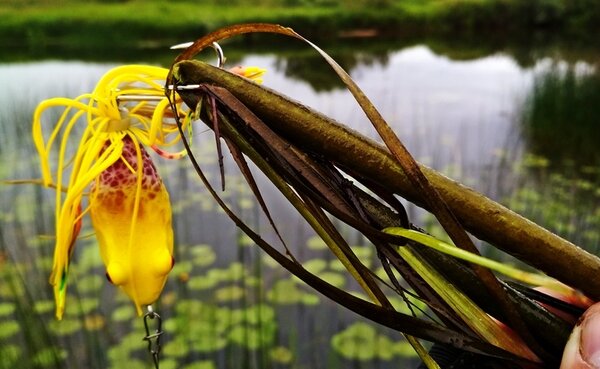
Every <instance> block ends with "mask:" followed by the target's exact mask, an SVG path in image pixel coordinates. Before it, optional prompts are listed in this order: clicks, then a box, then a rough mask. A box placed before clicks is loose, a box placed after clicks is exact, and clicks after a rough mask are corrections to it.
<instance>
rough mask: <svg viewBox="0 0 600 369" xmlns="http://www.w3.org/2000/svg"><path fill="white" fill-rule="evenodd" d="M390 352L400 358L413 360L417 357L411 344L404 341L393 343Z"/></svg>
mask: <svg viewBox="0 0 600 369" xmlns="http://www.w3.org/2000/svg"><path fill="white" fill-rule="evenodd" d="M392 350H393V351H394V354H395V355H396V356H399V357H402V358H415V357H417V356H418V355H417V353H416V352H415V349H414V348H413V347H412V346H411V344H410V343H409V342H408V341H405V340H402V341H398V342H396V343H394V345H393V347H392Z"/></svg>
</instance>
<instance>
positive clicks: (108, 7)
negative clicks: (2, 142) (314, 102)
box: [0, 0, 600, 51]
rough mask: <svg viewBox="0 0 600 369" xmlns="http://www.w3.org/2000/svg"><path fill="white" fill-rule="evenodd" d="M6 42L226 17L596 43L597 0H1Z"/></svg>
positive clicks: (69, 38) (148, 34)
mask: <svg viewBox="0 0 600 369" xmlns="http://www.w3.org/2000/svg"><path fill="white" fill-rule="evenodd" d="M0 17H2V19H3V21H2V22H0V45H2V46H3V47H4V48H5V49H8V50H11V49H28V50H30V51H31V50H35V51H39V50H44V49H51V48H60V49H69V48H76V49H79V50H81V49H94V50H99V49H109V48H110V49H113V48H117V49H131V48H135V49H140V48H148V49H152V48H163V47H165V45H167V46H168V45H171V44H174V43H179V42H182V41H186V40H188V39H195V38H197V37H198V36H200V35H203V34H206V33H208V32H210V31H211V30H214V29H217V28H219V27H222V26H225V25H231V24H235V23H248V22H267V23H278V24H282V25H285V26H288V27H292V28H293V29H294V30H296V31H297V32H299V33H301V34H303V35H304V36H306V37H308V38H310V39H312V40H316V41H319V42H321V43H326V42H329V41H332V42H333V40H335V39H338V38H339V37H354V38H369V37H373V36H382V37H385V36H392V37H399V36H402V37H405V38H408V39H411V38H412V39H414V38H423V37H441V36H445V37H450V36H451V37H452V38H457V39H459V40H460V39H463V40H464V39H466V40H468V39H469V38H473V37H478V36H479V37H480V36H481V35H486V36H487V35H489V36H490V37H491V38H492V39H496V40H498V39H511V40H512V39H514V40H519V41H520V42H532V41H533V40H537V39H542V40H545V39H552V40H556V39H559V40H561V39H563V40H564V39H568V40H569V42H574V43H582V44H589V43H591V42H592V43H596V42H597V41H594V40H597V37H596V36H597V32H596V31H598V30H599V28H600V2H597V1H594V0H532V1H520V0H422V1H419V0H370V1H369V0H260V1H257V2H255V4H254V5H252V6H249V5H246V4H245V2H244V1H241V0H239V1H236V0H234V1H230V2H228V5H227V6H224V5H219V2H218V1H216V0H206V1H200V2H198V1H192V0H178V1H164V0H149V1H148V0H146V1H142V0H111V1H100V0H96V1H87V2H82V1H76V0H0Z"/></svg>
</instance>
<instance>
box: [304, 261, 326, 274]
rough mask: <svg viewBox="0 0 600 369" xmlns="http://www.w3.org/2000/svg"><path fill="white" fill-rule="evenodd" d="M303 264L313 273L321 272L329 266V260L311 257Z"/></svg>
mask: <svg viewBox="0 0 600 369" xmlns="http://www.w3.org/2000/svg"><path fill="white" fill-rule="evenodd" d="M302 266H303V267H304V269H306V270H308V271H309V272H311V273H312V274H319V273H321V272H322V271H323V270H325V268H327V262H326V261H325V260H323V259H311V260H308V261H306V262H304V263H302Z"/></svg>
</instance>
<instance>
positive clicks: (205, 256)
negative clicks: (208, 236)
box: [190, 244, 217, 267]
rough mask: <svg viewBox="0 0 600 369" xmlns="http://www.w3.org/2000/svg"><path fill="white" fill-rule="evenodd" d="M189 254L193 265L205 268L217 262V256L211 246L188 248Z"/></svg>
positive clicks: (202, 245) (203, 245)
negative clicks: (192, 259) (191, 256)
mask: <svg viewBox="0 0 600 369" xmlns="http://www.w3.org/2000/svg"><path fill="white" fill-rule="evenodd" d="M190 252H191V253H192V255H193V258H194V265H197V266H200V267H207V266H209V265H212V264H213V263H214V262H215V260H217V254H216V253H215V251H214V250H213V248H212V246H210V245H207V244H201V245H195V246H190Z"/></svg>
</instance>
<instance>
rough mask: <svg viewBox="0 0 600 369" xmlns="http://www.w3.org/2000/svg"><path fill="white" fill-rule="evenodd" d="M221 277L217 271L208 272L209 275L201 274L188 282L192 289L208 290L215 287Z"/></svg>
mask: <svg viewBox="0 0 600 369" xmlns="http://www.w3.org/2000/svg"><path fill="white" fill-rule="evenodd" d="M219 280H220V278H218V275H217V274H216V273H208V274H207V275H205V276H204V275H199V276H196V277H192V278H190V280H189V281H188V282H187V285H188V287H189V289H191V290H208V289H211V288H213V287H215V286H216V285H217V284H218V283H219Z"/></svg>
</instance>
